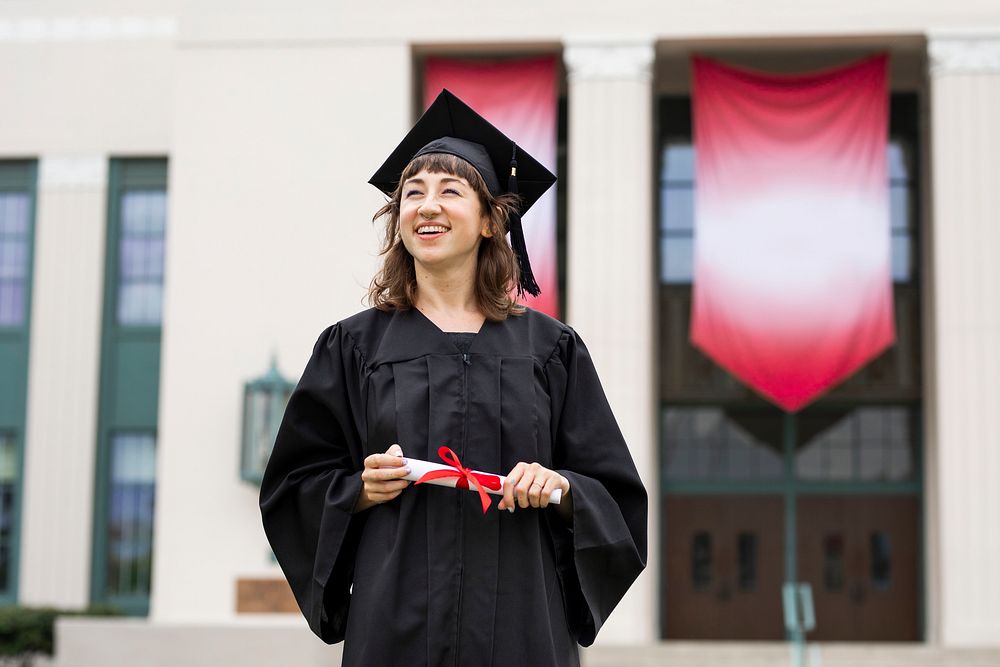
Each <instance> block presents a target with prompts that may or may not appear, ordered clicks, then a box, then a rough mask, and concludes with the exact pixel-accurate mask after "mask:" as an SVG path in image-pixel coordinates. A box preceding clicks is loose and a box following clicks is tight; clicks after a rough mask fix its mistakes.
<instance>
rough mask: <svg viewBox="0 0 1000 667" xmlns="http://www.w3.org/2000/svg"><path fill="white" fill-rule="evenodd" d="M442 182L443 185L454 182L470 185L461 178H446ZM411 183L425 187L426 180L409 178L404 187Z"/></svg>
mask: <svg viewBox="0 0 1000 667" xmlns="http://www.w3.org/2000/svg"><path fill="white" fill-rule="evenodd" d="M441 182H442V183H452V182H454V183H458V184H459V185H468V184H467V183H466V182H465V181H464V180H462V179H460V178H452V177H451V176H445V177H444V178H442V179H441ZM410 183H420V184H421V185H424V179H422V178H408V179H406V181H405V182H404V183H403V185H409V184H410Z"/></svg>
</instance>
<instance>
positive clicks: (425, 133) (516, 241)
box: [368, 89, 556, 296]
mask: <svg viewBox="0 0 1000 667" xmlns="http://www.w3.org/2000/svg"><path fill="white" fill-rule="evenodd" d="M427 153H448V154H450V155H455V156H458V157H460V158H462V159H463V160H465V161H466V162H468V163H470V164H471V165H472V166H473V167H475V169H476V171H478V172H479V174H480V175H481V176H482V177H483V180H484V181H485V182H486V187H487V188H489V191H490V193H491V194H493V195H494V196H497V195H500V194H504V193H511V194H516V195H519V196H520V198H521V205H520V210H519V212H518V213H515V214H514V215H512V216H511V220H510V230H509V231H510V244H511V247H512V248H513V249H514V254H515V255H516V256H517V261H518V264H519V265H520V267H521V282H520V284H519V285H518V292H519V293H523V292H527V293H528V294H531V295H532V296H538V294H539V293H540V290H539V289H538V285H537V284H536V283H535V278H534V275H533V274H532V272H531V264H530V263H529V261H528V250H527V248H526V247H525V244H524V230H523V229H522V227H521V215H523V214H524V213H526V212H527V210H528V209H529V208H531V206H532V204H534V203H535V202H536V201H538V198H539V197H541V196H542V194H544V193H545V191H546V190H548V189H549V187H551V185H552V184H553V183H555V182H556V177H555V176H554V175H553V174H552V172H550V171H549V170H548V169H546V168H545V167H544V166H542V164H541V163H540V162H538V160H536V159H535V158H533V157H531V155H529V154H528V153H526V152H524V151H523V150H518V147H517V144H516V143H514V141H513V140H512V139H509V138H508V137H507V136H506V135H504V133H503V132H501V131H500V130H498V129H497V128H496V127H494V126H493V125H492V124H491V123H490V122H489V121H488V120H486V119H485V118H483V117H482V116H480V115H479V114H478V113H476V112H475V111H473V110H472V108H471V107H469V105H467V104H466V103H465V102H463V101H462V100H460V99H458V98H457V97H456V96H455V95H454V94H453V93H452V92H451V91H449V90H447V89H445V90H442V91H441V94H440V95H438V96H437V98H436V99H435V100H434V102H433V103H432V104H431V105H430V106H429V107H428V108H427V111H425V112H424V114H423V115H422V116H421V117H420V119H419V120H418V121H417V123H416V125H414V126H413V129H411V130H410V131H409V132H408V133H407V134H406V136H405V137H403V140H402V141H401V142H400V144H399V145H398V146H397V147H396V148H395V150H393V151H392V153H391V154H390V155H389V157H388V158H387V159H386V161H385V162H384V163H382V166H381V167H379V168H378V171H376V172H375V174H374V175H373V176H372V177H371V179H369V181H368V182H369V183H371V184H372V185H374V186H375V187H377V188H378V189H379V190H381V191H382V192H384V193H385V194H386V195H389V196H392V193H393V192H394V191H395V189H396V186H397V184H398V183H399V177H400V175H401V174H402V173H403V170H404V169H406V165H408V164H409V163H410V160H412V159H413V158H415V157H417V156H418V155H425V154H427ZM502 176H506V177H507V179H506V183H504V182H503V181H502V180H501V177H502Z"/></svg>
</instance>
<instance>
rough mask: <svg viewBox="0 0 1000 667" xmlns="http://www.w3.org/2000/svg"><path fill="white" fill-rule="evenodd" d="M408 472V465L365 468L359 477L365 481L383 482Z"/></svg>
mask: <svg viewBox="0 0 1000 667" xmlns="http://www.w3.org/2000/svg"><path fill="white" fill-rule="evenodd" d="M409 474H410V466H399V467H397V468H365V470H364V472H362V473H361V479H363V480H365V481H366V482H384V481H386V480H390V479H398V478H400V477H403V476H405V475H409Z"/></svg>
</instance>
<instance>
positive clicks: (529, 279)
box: [507, 144, 542, 296]
mask: <svg viewBox="0 0 1000 667" xmlns="http://www.w3.org/2000/svg"><path fill="white" fill-rule="evenodd" d="M507 192H509V193H511V194H515V195H516V194H518V192H517V144H514V151H513V154H512V155H511V158H510V176H509V177H508V178H507ZM510 246H511V248H513V249H514V255H515V256H517V263H518V265H519V266H520V267H521V281H520V283H519V284H518V286H517V295H518V296H524V293H525V292H527V293H528V294H530V295H531V296H538V295H539V294H541V293H542V290H540V289H539V288H538V283H536V282H535V275H534V274H533V273H532V272H531V262H529V261H528V248H527V246H526V245H525V244H524V228H523V227H522V226H521V215H520V213H518V212H517V211H516V210H515V211H514V212H513V213H512V214H511V216H510Z"/></svg>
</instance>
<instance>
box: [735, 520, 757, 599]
mask: <svg viewBox="0 0 1000 667" xmlns="http://www.w3.org/2000/svg"><path fill="white" fill-rule="evenodd" d="M736 547H737V553H738V554H739V559H740V561H739V586H740V590H741V591H752V590H754V589H755V588H756V587H757V536H756V535H755V534H753V533H740V534H739V536H738V538H737V545H736Z"/></svg>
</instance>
